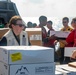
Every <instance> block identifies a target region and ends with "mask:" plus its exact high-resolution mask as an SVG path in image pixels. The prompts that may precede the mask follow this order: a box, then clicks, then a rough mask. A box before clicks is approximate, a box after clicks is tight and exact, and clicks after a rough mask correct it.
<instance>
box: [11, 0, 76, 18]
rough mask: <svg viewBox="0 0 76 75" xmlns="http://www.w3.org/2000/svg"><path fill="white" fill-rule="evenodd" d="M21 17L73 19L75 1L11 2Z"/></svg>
mask: <svg viewBox="0 0 76 75" xmlns="http://www.w3.org/2000/svg"><path fill="white" fill-rule="evenodd" d="M12 1H13V2H15V3H16V4H17V7H18V10H19V12H20V14H21V15H22V16H25V17H38V16H40V15H46V16H48V17H64V16H69V17H72V16H73V17H74V16H76V9H75V7H76V0H12Z"/></svg>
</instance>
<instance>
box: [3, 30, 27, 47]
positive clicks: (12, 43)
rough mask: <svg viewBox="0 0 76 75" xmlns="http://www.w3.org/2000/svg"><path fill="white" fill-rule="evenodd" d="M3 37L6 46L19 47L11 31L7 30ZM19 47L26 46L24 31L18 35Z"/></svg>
mask: <svg viewBox="0 0 76 75" xmlns="http://www.w3.org/2000/svg"><path fill="white" fill-rule="evenodd" d="M4 37H5V38H6V39H7V46H19V43H18V42H17V40H16V38H15V36H14V34H13V32H12V30H9V31H8V32H7V33H6V34H5V35H4ZM19 37H20V45H25V46H27V45H28V36H27V33H26V32H25V31H22V32H21V34H20V36H19Z"/></svg>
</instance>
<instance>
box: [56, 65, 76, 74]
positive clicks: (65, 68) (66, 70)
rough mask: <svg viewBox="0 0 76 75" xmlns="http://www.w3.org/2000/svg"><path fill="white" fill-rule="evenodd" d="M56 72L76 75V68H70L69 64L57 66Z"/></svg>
mask: <svg viewBox="0 0 76 75" xmlns="http://www.w3.org/2000/svg"><path fill="white" fill-rule="evenodd" d="M56 70H57V71H60V72H62V73H63V75H76V68H73V67H70V66H68V64H63V65H56Z"/></svg>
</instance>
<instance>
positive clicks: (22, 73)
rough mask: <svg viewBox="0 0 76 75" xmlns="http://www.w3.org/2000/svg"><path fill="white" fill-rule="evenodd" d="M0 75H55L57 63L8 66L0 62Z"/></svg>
mask: <svg viewBox="0 0 76 75" xmlns="http://www.w3.org/2000/svg"><path fill="white" fill-rule="evenodd" d="M0 75H55V63H40V64H19V65H18V64H15V65H7V64H5V63H3V62H0Z"/></svg>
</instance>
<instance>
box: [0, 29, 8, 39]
mask: <svg viewBox="0 0 76 75" xmlns="http://www.w3.org/2000/svg"><path fill="white" fill-rule="evenodd" d="M8 30H9V28H0V39H1V38H2V36H3V35H4V34H5V33H6V32H7V31H8Z"/></svg>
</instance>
